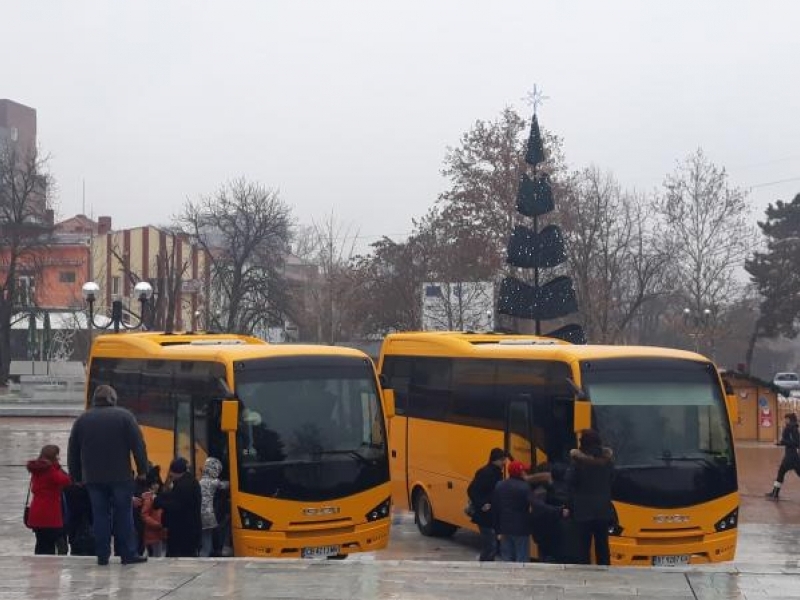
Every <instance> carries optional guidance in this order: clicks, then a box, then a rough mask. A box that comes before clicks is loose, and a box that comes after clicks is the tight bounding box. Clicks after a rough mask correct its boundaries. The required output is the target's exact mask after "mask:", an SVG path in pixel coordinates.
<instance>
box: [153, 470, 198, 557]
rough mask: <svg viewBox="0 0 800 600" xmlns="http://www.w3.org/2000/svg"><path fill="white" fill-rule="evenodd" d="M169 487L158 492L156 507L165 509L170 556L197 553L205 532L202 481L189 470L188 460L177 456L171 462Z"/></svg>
mask: <svg viewBox="0 0 800 600" xmlns="http://www.w3.org/2000/svg"><path fill="white" fill-rule="evenodd" d="M166 487H167V489H166V490H165V491H163V492H162V493H160V494H159V495H158V496H156V498H155V501H154V502H153V507H154V508H157V509H158V508H161V509H163V510H164V513H163V523H164V527H166V528H167V556H170V557H171V556H188V557H194V556H197V551H198V550H199V549H200V541H201V536H202V533H203V525H202V521H201V519H200V504H201V494H200V484H199V483H197V480H196V479H195V478H194V476H193V475H192V474H191V473H189V463H188V462H187V460H186V459H185V458H181V457H178V458H176V459H175V460H173V461H172V463H171V464H170V466H169V475H168V478H167V485H166Z"/></svg>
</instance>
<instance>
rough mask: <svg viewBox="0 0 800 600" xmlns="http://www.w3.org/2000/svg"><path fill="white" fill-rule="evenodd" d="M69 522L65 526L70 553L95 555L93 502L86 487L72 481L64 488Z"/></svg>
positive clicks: (73, 554) (74, 554)
mask: <svg viewBox="0 0 800 600" xmlns="http://www.w3.org/2000/svg"><path fill="white" fill-rule="evenodd" d="M64 500H65V501H66V503H67V512H68V513H69V523H67V525H66V526H65V528H64V529H65V533H66V536H67V542H68V543H69V553H70V554H71V555H72V556H94V554H95V548H94V535H93V534H92V504H91V500H90V499H89V492H88V491H86V487H85V486H83V485H78V484H76V483H74V482H73V483H72V484H71V485H68V486H67V487H66V488H64Z"/></svg>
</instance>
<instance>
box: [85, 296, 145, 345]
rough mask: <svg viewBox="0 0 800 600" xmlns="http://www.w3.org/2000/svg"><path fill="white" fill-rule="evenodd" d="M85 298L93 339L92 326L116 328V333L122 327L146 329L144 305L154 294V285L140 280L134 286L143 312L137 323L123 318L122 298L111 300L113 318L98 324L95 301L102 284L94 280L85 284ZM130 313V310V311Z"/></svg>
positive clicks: (90, 332)
mask: <svg viewBox="0 0 800 600" xmlns="http://www.w3.org/2000/svg"><path fill="white" fill-rule="evenodd" d="M82 291H83V299H84V300H86V303H87V304H88V305H89V320H88V329H89V340H90V341H91V339H92V328H93V327H95V328H97V329H111V327H113V328H114V333H119V330H120V327H121V328H122V329H139V328H142V329H144V305H145V304H146V303H147V301H148V300H150V298H152V296H153V286H152V285H150V284H149V283H147V282H146V281H140V282H139V283H137V284H136V285H135V286H134V287H133V294H134V296H135V297H136V299H137V300H139V303H140V305H141V312H140V313H139V322H138V323H135V324H130V323H126V322H125V321H124V319H123V318H122V314H123V308H122V300H120V299H118V298H117V299H115V300H113V301H112V302H111V319H110V320H109V322H108V323H106V324H105V325H98V324H97V323H95V322H94V303H95V302H96V301H97V296H98V294H99V292H100V286H99V285H97V284H96V283H95V282H94V281H87V282H86V283H84V284H83V288H82ZM128 312H129V314H131V313H130V311H128Z"/></svg>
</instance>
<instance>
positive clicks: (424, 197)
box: [0, 0, 800, 243]
mask: <svg viewBox="0 0 800 600" xmlns="http://www.w3.org/2000/svg"><path fill="white" fill-rule="evenodd" d="M0 5H1V6H0V8H1V9H2V10H1V14H2V16H1V17H0V18H1V19H2V22H3V26H2V28H1V29H0V98H10V99H12V100H15V101H18V102H21V103H23V104H26V105H28V106H32V107H34V108H36V109H37V111H38V127H39V142H40V145H41V146H42V147H43V148H44V149H45V150H46V151H48V152H50V153H51V154H52V156H53V159H52V171H53V174H54V175H55V177H56V179H57V181H58V185H59V197H58V208H59V214H60V216H62V217H65V216H71V215H73V214H75V213H78V212H81V210H82V198H81V196H82V193H81V189H82V181H84V180H85V182H86V212H87V213H89V214H93V215H94V216H95V217H96V216H98V215H104V214H108V215H111V216H112V217H113V220H114V225H115V226H116V227H129V226H136V225H144V224H147V223H152V224H165V223H167V222H169V221H170V218H171V216H172V215H173V214H175V213H176V212H177V211H178V210H179V208H180V206H181V205H182V203H183V202H184V200H185V199H186V198H187V197H188V198H197V197H198V195H201V194H209V193H212V192H213V191H214V190H215V189H216V188H217V187H218V186H219V185H220V183H222V182H224V181H226V180H228V179H230V178H233V177H236V176H239V175H244V176H246V177H248V178H252V179H255V180H258V181H261V182H262V183H264V184H266V185H269V186H274V187H277V188H279V189H280V190H281V193H282V196H283V198H284V200H286V202H287V203H288V204H289V205H290V206H291V207H292V208H293V211H294V214H295V216H296V217H297V219H298V220H299V221H300V222H302V223H310V222H311V220H312V219H317V220H321V219H323V218H324V217H325V215H326V214H328V213H329V212H330V211H331V210H332V209H334V208H335V211H336V215H337V219H339V220H340V222H342V223H350V224H352V226H353V228H357V229H358V230H359V231H360V235H361V236H362V238H361V242H362V243H368V242H369V241H372V240H374V239H375V238H377V237H378V236H380V235H382V234H386V235H390V236H391V237H395V238H402V237H404V236H405V235H406V234H407V233H408V232H409V231H410V230H411V219H412V218H415V217H419V216H421V215H423V214H424V213H425V212H426V210H427V208H428V207H429V206H430V205H431V204H432V203H433V202H434V200H435V198H436V196H437V194H438V193H439V192H441V191H442V190H443V189H444V187H445V186H446V182H445V181H444V180H443V179H442V178H441V176H440V174H439V172H440V169H441V166H442V159H443V157H444V154H445V152H446V148H447V147H448V146H454V145H456V144H457V143H458V141H459V138H460V136H461V135H462V133H464V132H465V131H467V130H468V129H469V128H470V126H471V125H472V124H473V123H474V122H475V121H476V120H477V119H484V120H487V119H494V118H496V117H497V116H498V115H499V113H500V111H501V110H502V109H503V108H504V107H505V106H506V105H511V106H514V107H516V108H518V109H519V110H520V111H521V112H522V113H523V115H524V116H526V117H528V116H529V114H530V108H529V107H528V105H527V104H526V102H525V101H524V97H525V96H526V94H527V93H528V92H529V90H530V89H531V88H532V86H533V84H534V83H537V84H538V85H539V86H541V87H542V88H543V89H544V92H545V94H546V95H547V96H549V100H547V101H546V103H545V104H544V105H543V106H542V107H541V108H540V109H539V118H540V122H541V124H542V125H543V126H544V127H546V128H548V129H550V130H552V131H553V132H555V133H557V134H558V135H560V136H562V138H563V139H564V150H565V153H566V157H567V160H568V162H569V164H570V166H571V167H574V168H580V167H584V166H587V165H589V164H596V165H598V166H600V167H602V168H604V169H609V170H611V171H613V172H614V173H615V174H616V175H617V177H618V178H619V179H620V181H621V182H622V183H623V184H624V185H626V186H629V187H636V188H637V189H640V190H645V191H649V190H653V189H655V188H656V187H657V186H659V185H660V184H661V182H662V181H663V178H664V175H665V174H666V173H667V172H669V171H671V170H672V169H673V168H674V166H675V161H676V160H677V159H679V158H682V157H685V156H686V155H687V154H689V153H690V152H692V151H693V150H695V149H696V148H698V147H702V148H703V149H704V150H705V151H706V153H707V154H708V155H709V157H710V158H711V159H712V160H713V161H714V162H716V163H717V164H720V165H724V166H725V167H727V169H728V171H729V174H730V178H731V181H732V183H734V184H736V185H739V186H742V187H748V188H749V187H751V186H760V187H753V189H752V193H751V198H752V205H753V213H754V219H755V218H756V217H760V216H761V213H763V210H764V208H765V207H766V205H767V203H768V202H770V201H774V200H776V199H779V198H780V199H785V200H791V199H792V198H793V197H794V195H795V194H796V193H797V192H800V76H799V75H800V35H798V29H797V28H798V23H800V2H796V1H794V0H786V1H783V2H776V1H769V0H762V1H759V2H757V1H755V0H753V1H750V2H738V1H732V0H725V1H703V2H697V1H695V0H692V1H669V2H668V1H666V0H664V1H661V2H654V1H643V0H636V1H630V2H623V1H611V0H603V1H597V0H591V1H575V0H572V1H569V2H554V1H549V2H544V1H533V0H525V1H524V2H522V1H521V2H511V1H506V2H489V1H485V2H470V1H466V0H454V1H444V0H424V1H409V0H404V1H402V2H397V1H394V2H382V1H376V0H372V1H364V2H355V1H344V0H336V1H319V2H304V1H299V0H293V1H291V2H289V1H286V2H277V1H269V2H268V1H265V0H253V1H251V2H245V1H240V2H237V1H225V2H222V1H215V2H211V1H208V2H203V1H198V0H193V1H191V2H189V1H181V2H178V1H166V0H155V1H141V0H140V1H137V2H106V1H102V0H97V1H96V2H84V1H78V0H70V1H66V0H64V1H62V2H53V1H44V0H40V1H37V2H29V1H24V0H19V1H12V0H0ZM787 179H793V181H789V182H785V183H777V184H772V182H776V181H782V180H787ZM763 184H771V185H763Z"/></svg>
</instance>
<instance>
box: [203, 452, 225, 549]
mask: <svg viewBox="0 0 800 600" xmlns="http://www.w3.org/2000/svg"><path fill="white" fill-rule="evenodd" d="M221 474H222V463H221V462H220V461H219V459H217V458H214V457H213V456H209V457H208V458H206V462H205V465H203V474H202V475H201V476H200V517H201V520H202V524H203V536H202V543H201V547H200V556H204V557H208V556H211V552H212V550H213V549H214V535H215V533H216V532H217V529H218V527H219V522H218V521H217V515H216V512H215V510H214V509H215V508H216V506H215V503H214V500H215V498H216V496H217V492H219V490H224V489H226V488H227V487H228V485H229V484H228V482H227V481H220V479H219V476H220V475H221Z"/></svg>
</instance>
